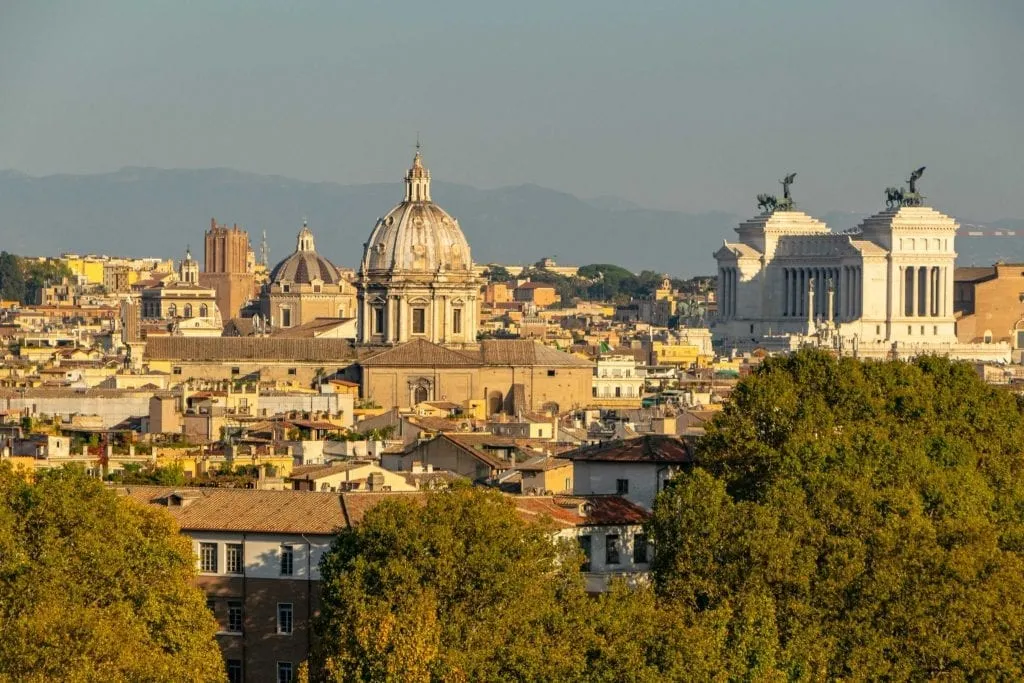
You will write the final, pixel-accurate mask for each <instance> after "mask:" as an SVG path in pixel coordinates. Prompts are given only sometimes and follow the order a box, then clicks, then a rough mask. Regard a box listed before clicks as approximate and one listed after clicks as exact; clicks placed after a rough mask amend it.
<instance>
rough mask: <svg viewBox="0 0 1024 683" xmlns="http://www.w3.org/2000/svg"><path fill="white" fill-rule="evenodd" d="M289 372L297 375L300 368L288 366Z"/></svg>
mask: <svg viewBox="0 0 1024 683" xmlns="http://www.w3.org/2000/svg"><path fill="white" fill-rule="evenodd" d="M288 374H289V375H297V374H299V370H298V368H288Z"/></svg>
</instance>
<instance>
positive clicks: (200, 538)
mask: <svg viewBox="0 0 1024 683" xmlns="http://www.w3.org/2000/svg"><path fill="white" fill-rule="evenodd" d="M182 533H183V534H185V535H186V536H188V537H189V538H190V539H191V540H192V551H193V552H194V553H195V554H196V569H197V570H198V571H199V573H200V574H201V575H203V576H243V575H244V576H246V577H247V578H251V579H291V580H295V579H299V580H304V579H306V578H309V579H310V580H312V581H319V580H320V569H319V567H320V558H321V557H323V554H324V553H325V552H327V551H328V550H329V549H330V547H331V541H332V540H333V539H334V537H333V536H321V535H306V536H305V537H304V536H303V535H302V534H264V533H252V532H247V533H236V532H229V531H192V530H188V529H182ZM200 543H216V544H217V572H216V573H213V572H204V571H202V570H201V568H200V564H199V544H200ZM229 543H241V544H242V546H243V548H242V553H243V561H244V569H245V573H244V574H243V575H239V574H228V573H227V571H226V569H227V546H228V544H229ZM283 545H291V546H292V552H293V573H292V574H290V575H282V574H281V547H282V546H283Z"/></svg>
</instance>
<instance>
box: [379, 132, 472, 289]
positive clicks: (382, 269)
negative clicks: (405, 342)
mask: <svg viewBox="0 0 1024 683" xmlns="http://www.w3.org/2000/svg"><path fill="white" fill-rule="evenodd" d="M472 269H473V261H472V259H471V258H470V254H469V243H468V242H466V236H465V235H463V234H462V230H461V229H460V228H459V223H458V221H456V220H455V219H454V218H452V217H451V216H449V215H448V213H447V212H445V210H444V209H442V208H441V207H440V206H438V205H437V204H435V203H434V202H433V201H432V200H431V199H430V171H428V170H427V169H426V168H425V167H424V166H423V158H422V156H421V155H420V152H419V150H418V149H417V150H416V156H415V157H414V158H413V160H412V168H410V169H409V172H408V173H407V174H406V176H405V200H404V201H402V203H400V204H399V205H398V206H396V207H395V208H393V209H391V211H389V212H388V214H387V215H386V216H384V217H383V218H381V219H379V220H378V221H377V224H376V225H375V226H374V228H373V232H372V233H370V240H369V241H368V242H367V243H366V244H365V245H364V251H363V261H362V268H361V271H362V274H363V275H373V274H383V273H403V274H408V275H416V274H424V275H426V274H429V275H431V276H433V275H434V274H436V273H441V272H455V273H468V272H470V271H472Z"/></svg>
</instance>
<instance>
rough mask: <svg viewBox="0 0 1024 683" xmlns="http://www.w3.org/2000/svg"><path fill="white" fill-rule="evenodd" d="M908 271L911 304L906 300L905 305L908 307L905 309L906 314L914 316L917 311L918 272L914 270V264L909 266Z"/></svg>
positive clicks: (908, 289)
mask: <svg viewBox="0 0 1024 683" xmlns="http://www.w3.org/2000/svg"><path fill="white" fill-rule="evenodd" d="M907 273H909V275H907V276H906V281H907V301H909V305H908V304H907V302H904V304H903V306H904V307H905V308H907V309H908V310H907V311H905V313H906V315H907V316H908V317H910V318H913V317H914V316H915V315H916V311H917V272H916V271H915V270H914V266H907Z"/></svg>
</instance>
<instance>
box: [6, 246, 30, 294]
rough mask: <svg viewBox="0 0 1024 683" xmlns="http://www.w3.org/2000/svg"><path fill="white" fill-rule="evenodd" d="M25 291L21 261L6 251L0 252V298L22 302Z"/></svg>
mask: <svg viewBox="0 0 1024 683" xmlns="http://www.w3.org/2000/svg"><path fill="white" fill-rule="evenodd" d="M26 291H27V290H26V287H25V275H24V273H23V272H22V270H21V259H19V258H18V257H17V256H15V255H14V254H8V253H7V252H6V251H4V252H0V298H2V299H4V300H6V301H22V302H24V299H25V293H26Z"/></svg>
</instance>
